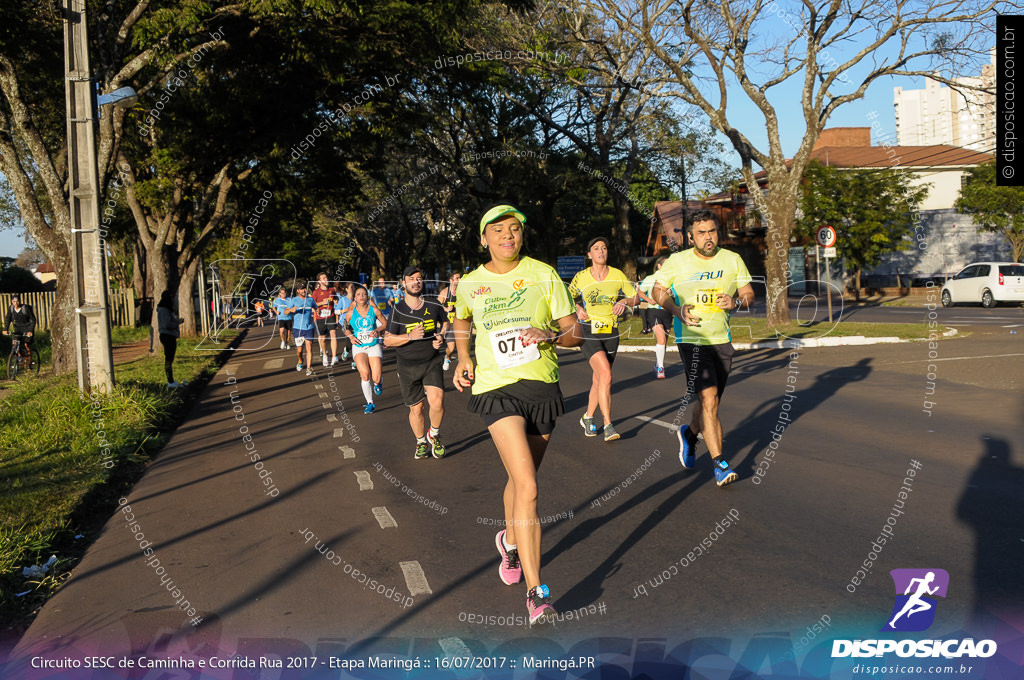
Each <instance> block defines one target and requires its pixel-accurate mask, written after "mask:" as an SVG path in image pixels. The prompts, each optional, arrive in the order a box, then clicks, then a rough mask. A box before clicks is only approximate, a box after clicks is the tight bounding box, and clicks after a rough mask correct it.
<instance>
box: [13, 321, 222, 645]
mask: <svg viewBox="0 0 1024 680" xmlns="http://www.w3.org/2000/svg"><path fill="white" fill-rule="evenodd" d="M133 330H135V331H139V330H141V331H142V332H143V334H142V335H143V338H144V337H148V334H149V330H148V329H147V328H143V329H133ZM236 334H237V333H233V334H232V337H233V335H236ZM118 335H119V337H120V338H121V339H122V340H121V341H125V339H130V338H131V337H132V336H133V334H132V333H119V334H118ZM134 335H138V333H135V334H134ZM136 339H142V338H136ZM192 344H193V343H192V342H190V341H188V340H185V341H182V342H179V344H178V354H177V357H176V358H175V362H174V371H175V378H177V379H178V380H179V381H181V380H183V379H184V380H188V381H190V383H191V384H190V385H189V387H188V388H186V390H179V391H171V390H168V389H167V388H166V387H164V385H165V384H166V379H165V377H164V371H163V356H162V354H160V355H157V356H153V357H148V356H146V357H141V358H137V359H134V360H132V361H129V362H126V363H122V364H118V365H117V366H116V367H115V378H116V385H115V387H114V390H113V392H112V393H111V394H109V395H102V396H99V397H98V398H97V400H96V401H95V402H94V401H92V400H91V399H90V398H89V397H86V396H84V395H82V394H80V393H79V392H78V389H77V378H76V376H75V375H74V374H69V375H63V376H59V377H54V376H52V375H47V374H46V372H45V368H44V373H43V374H42V375H40V377H38V378H36V377H33V376H30V377H27V378H25V379H19V380H18V381H17V382H16V383H8V387H7V389H6V390H5V391H4V392H3V408H2V409H0V488H3V489H4V493H3V494H2V495H0V620H5V621H12V622H14V625H15V628H16V629H22V628H24V627H25V626H27V624H28V622H30V620H31V618H32V616H34V614H35V612H36V611H38V609H39V607H41V606H42V604H43V603H44V602H45V601H46V599H47V598H48V597H49V596H50V595H52V594H53V593H54V592H55V591H56V590H57V588H58V587H59V586H60V584H61V583H62V582H63V579H64V578H66V576H67V574H68V572H69V570H70V569H71V567H73V566H74V565H75V564H76V563H77V561H78V558H79V557H80V555H81V554H82V552H84V549H85V547H86V546H87V545H88V543H89V542H90V540H91V539H92V537H93V536H94V535H95V533H96V532H98V531H99V529H100V528H101V527H102V525H103V522H104V521H105V519H106V518H108V517H109V516H110V513H111V512H113V511H114V508H115V506H116V502H117V498H118V497H120V496H122V495H124V494H126V493H127V492H128V490H129V489H130V488H131V486H132V484H134V482H135V481H136V480H137V479H138V477H139V476H141V473H142V471H143V469H144V467H145V464H146V461H148V460H149V459H150V458H151V457H152V456H153V454H154V453H156V452H157V451H158V450H159V449H160V448H161V447H162V446H163V444H164V442H165V440H166V438H167V436H168V435H169V433H170V431H171V430H172V429H173V427H174V426H175V425H176V424H177V422H179V420H180V417H181V415H183V413H184V412H185V411H186V410H187V409H188V408H189V406H190V405H191V403H192V401H193V398H194V397H195V395H196V394H198V392H199V391H200V390H201V389H202V386H203V385H204V384H205V382H206V381H207V380H208V379H209V377H210V376H212V375H213V373H215V372H216V370H217V363H216V362H217V360H218V355H217V354H216V353H214V352H201V351H195V350H193V349H192ZM101 431H102V432H103V433H104V438H103V439H102V440H101V438H100V436H99V432H101ZM50 555H56V556H57V558H58V562H57V564H56V566H55V568H54V569H53V570H51V572H50V573H49V574H48V575H47V576H46V577H44V578H41V579H31V580H29V579H26V578H24V577H23V576H22V568H23V567H26V566H30V565H33V564H41V563H44V562H46V560H47V559H48V558H49V557H50ZM26 591H28V593H27V594H25V595H22V596H21V597H19V596H18V594H20V593H24V592H26Z"/></svg>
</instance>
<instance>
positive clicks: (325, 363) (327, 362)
mask: <svg viewBox="0 0 1024 680" xmlns="http://www.w3.org/2000/svg"><path fill="white" fill-rule="evenodd" d="M320 356H321V357H323V360H324V361H323V363H324V366H327V364H329V363H330V362H329V361H328V360H327V355H326V354H321V355H320Z"/></svg>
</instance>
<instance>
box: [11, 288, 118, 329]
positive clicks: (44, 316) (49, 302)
mask: <svg viewBox="0 0 1024 680" xmlns="http://www.w3.org/2000/svg"><path fill="white" fill-rule="evenodd" d="M15 295H18V296H19V297H20V298H21V302H22V304H29V305H32V309H33V311H35V313H36V328H37V329H38V330H41V331H45V330H49V328H50V326H51V325H52V323H51V319H52V316H53V309H54V307H55V306H56V304H57V291H55V290H47V291H42V292H36V293H0V308H2V310H3V311H2V312H0V314H7V309H8V308H10V306H11V298H12V297H14V296H15ZM109 304H110V325H111V326H135V322H136V310H135V291H134V290H132V289H131V288H129V289H128V290H119V291H113V292H111V293H110V298H109ZM2 320H3V317H2V316H0V321H2Z"/></svg>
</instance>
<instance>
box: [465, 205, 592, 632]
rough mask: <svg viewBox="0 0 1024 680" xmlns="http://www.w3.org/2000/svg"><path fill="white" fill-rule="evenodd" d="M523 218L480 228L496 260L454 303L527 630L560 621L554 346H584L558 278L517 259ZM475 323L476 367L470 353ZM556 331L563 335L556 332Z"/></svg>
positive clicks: (506, 566) (508, 570)
mask: <svg viewBox="0 0 1024 680" xmlns="http://www.w3.org/2000/svg"><path fill="white" fill-rule="evenodd" d="M524 222H526V217H525V216H524V215H523V214H522V213H521V212H519V211H518V210H516V209H515V208H514V207H513V206H511V205H507V204H502V205H497V206H494V207H493V208H490V209H489V210H487V212H486V213H484V216H483V217H482V218H481V219H480V245H481V246H483V247H485V248H487V250H488V252H489V254H490V261H488V262H486V263H484V264H483V265H481V266H480V267H478V268H477V269H476V270H475V271H472V272H470V273H469V274H467V275H466V276H465V277H463V279H462V282H461V283H460V284H459V294H458V297H457V298H456V303H455V342H456V344H457V345H458V350H457V352H458V357H459V363H458V365H457V366H456V368H455V377H454V383H455V388H456V389H458V390H459V391H460V392H461V391H462V390H464V389H466V388H467V387H470V386H472V388H473V396H472V397H471V398H470V400H469V410H470V411H472V412H474V413H479V414H480V416H481V418H482V419H483V421H484V424H485V425H487V429H488V431H489V432H490V434H491V439H492V441H493V442H494V445H495V447H496V448H497V449H498V455H499V456H500V457H501V462H502V464H504V466H505V471H506V472H507V473H508V482H507V483H506V484H505V492H504V495H503V497H502V500H503V502H504V507H505V529H503V530H501V531H499V532H498V535H497V536H495V544H496V546H497V549H498V552H499V553H500V554H501V564H500V565H499V567H498V576H499V577H500V578H501V580H502V581H503V582H504V583H505V584H506V585H513V584H515V583H518V582H519V581H520V579H522V578H523V576H525V577H526V587H527V593H526V608H527V611H528V612H529V618H530V624H531V625H532V624H534V623H538V622H545V621H553V620H554V617H555V615H556V613H555V609H554V607H552V606H551V604H550V602H549V599H550V591H549V590H548V587H547V586H546V585H544V584H542V583H541V579H540V538H541V531H540V518H539V517H538V514H537V469H538V468H539V467H540V463H541V460H543V458H544V452H545V450H546V449H547V446H548V440H549V439H550V438H551V432H552V431H553V430H554V427H555V419H556V418H557V417H558V416H559V415H561V414H562V413H564V412H565V405H564V404H563V403H562V393H561V390H559V387H558V357H557V356H556V354H555V349H554V345H555V344H556V343H557V344H559V345H561V346H563V347H573V346H575V345H578V344H579V343H580V339H579V337H578V336H579V334H578V333H576V332H574V331H575V330H576V317H575V315H573V309H572V301H571V300H570V299H569V296H568V294H567V293H566V291H565V286H564V285H563V284H562V281H561V280H560V279H559V278H558V275H557V274H556V273H555V270H554V269H552V268H551V267H550V266H549V265H546V264H544V263H542V262H538V261H537V260H534V259H533V258H529V257H520V255H519V251H520V249H521V248H522V245H523V223H524ZM474 323H475V324H476V327H477V335H476V344H475V346H474V350H475V355H476V366H475V367H474V365H473V359H472V357H471V356H470V352H469V340H470V329H471V328H472V325H471V324H474ZM555 326H557V328H558V331H555V330H553V327H555Z"/></svg>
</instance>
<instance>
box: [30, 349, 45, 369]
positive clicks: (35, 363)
mask: <svg viewBox="0 0 1024 680" xmlns="http://www.w3.org/2000/svg"><path fill="white" fill-rule="evenodd" d="M42 364H43V362H42V360H40V358H39V350H37V349H36V348H35V347H33V348H32V363H31V364H30V365H29V367H28V370H29V372H31V373H32V374H33V375H39V367H40V366H42Z"/></svg>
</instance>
